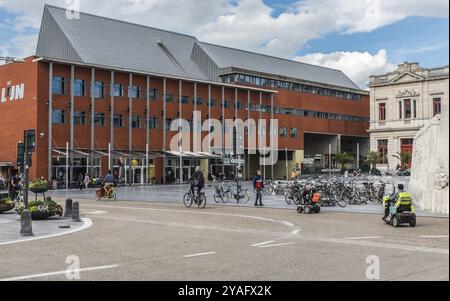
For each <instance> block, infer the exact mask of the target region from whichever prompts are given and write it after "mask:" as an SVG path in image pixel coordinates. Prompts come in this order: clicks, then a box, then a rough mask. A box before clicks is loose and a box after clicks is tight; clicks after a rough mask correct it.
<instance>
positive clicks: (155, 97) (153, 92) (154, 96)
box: [150, 89, 159, 101]
mask: <svg viewBox="0 0 450 301" xmlns="http://www.w3.org/2000/svg"><path fill="white" fill-rule="evenodd" d="M158 93H159V92H158V89H150V100H154V101H157V100H158Z"/></svg>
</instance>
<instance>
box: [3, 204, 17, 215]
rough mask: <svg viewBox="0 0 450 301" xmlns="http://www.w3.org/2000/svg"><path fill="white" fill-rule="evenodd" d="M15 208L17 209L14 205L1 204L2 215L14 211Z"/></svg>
mask: <svg viewBox="0 0 450 301" xmlns="http://www.w3.org/2000/svg"><path fill="white" fill-rule="evenodd" d="M14 207H15V206H14V203H12V204H7V203H0V214H2V213H4V212H8V211H10V210H13V209H14Z"/></svg>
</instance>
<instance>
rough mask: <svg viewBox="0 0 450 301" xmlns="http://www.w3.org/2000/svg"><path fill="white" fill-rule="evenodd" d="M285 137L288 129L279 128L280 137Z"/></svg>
mask: <svg viewBox="0 0 450 301" xmlns="http://www.w3.org/2000/svg"><path fill="white" fill-rule="evenodd" d="M287 135H288V129H287V128H280V137H287Z"/></svg>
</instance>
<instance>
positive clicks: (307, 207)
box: [297, 188, 321, 214]
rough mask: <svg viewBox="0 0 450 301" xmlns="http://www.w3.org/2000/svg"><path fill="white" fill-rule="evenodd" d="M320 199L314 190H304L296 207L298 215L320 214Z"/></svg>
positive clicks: (317, 192) (318, 193) (319, 195)
mask: <svg viewBox="0 0 450 301" xmlns="http://www.w3.org/2000/svg"><path fill="white" fill-rule="evenodd" d="M320 198H321V194H320V192H319V191H317V190H316V189H314V188H306V189H305V190H304V191H303V193H302V197H301V200H300V204H299V205H298V206H297V212H298V213H302V212H304V213H306V214H311V213H320V204H319V203H320Z"/></svg>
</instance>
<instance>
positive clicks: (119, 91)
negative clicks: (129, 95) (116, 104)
mask: <svg viewBox="0 0 450 301" xmlns="http://www.w3.org/2000/svg"><path fill="white" fill-rule="evenodd" d="M123 95H124V88H123V85H122V84H114V86H113V96H116V97H122V96H123Z"/></svg>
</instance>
